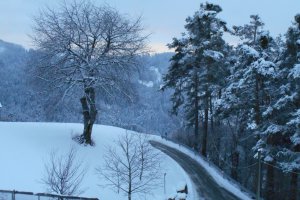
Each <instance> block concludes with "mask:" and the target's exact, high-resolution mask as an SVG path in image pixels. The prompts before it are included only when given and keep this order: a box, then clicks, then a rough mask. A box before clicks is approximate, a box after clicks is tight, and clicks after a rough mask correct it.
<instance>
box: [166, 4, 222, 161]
mask: <svg viewBox="0 0 300 200" xmlns="http://www.w3.org/2000/svg"><path fill="white" fill-rule="evenodd" d="M221 11H222V9H221V7H220V6H218V5H215V4H210V3H206V4H201V5H200V10H199V11H197V12H196V13H195V14H194V16H193V17H188V18H187V19H186V22H187V24H186V25H185V29H186V31H187V34H186V35H185V34H183V38H182V39H180V40H179V39H174V40H173V43H172V44H171V45H169V46H170V47H172V48H175V49H176V54H175V55H174V56H173V57H172V59H171V66H170V68H169V71H168V73H167V74H166V76H165V77H164V81H165V86H164V87H163V88H167V87H169V88H174V89H175V91H174V94H173V97H172V101H173V104H174V106H173V108H174V109H175V110H177V109H178V108H179V106H181V105H183V109H184V112H185V116H186V120H187V121H188V122H189V123H188V124H190V125H192V126H193V127H194V130H195V131H194V132H195V137H196V141H198V134H199V130H198V129H199V115H200V113H201V111H202V112H203V113H204V122H203V136H202V145H201V153H202V154H203V155H204V156H206V154H207V147H206V144H207V134H208V122H209V108H210V105H209V103H210V99H211V98H212V95H213V92H214V91H215V90H217V89H218V88H219V86H220V84H221V82H222V78H223V77H224V74H225V73H226V69H223V68H224V65H223V64H222V60H223V58H224V53H223V52H224V51H225V50H224V48H225V47H226V44H225V42H224V40H223V39H222V35H223V32H224V30H225V31H226V30H227V29H226V23H225V22H224V21H222V20H220V19H219V18H217V15H218V13H220V12H221ZM195 145H196V146H197V147H198V142H197V143H196V144H195Z"/></svg>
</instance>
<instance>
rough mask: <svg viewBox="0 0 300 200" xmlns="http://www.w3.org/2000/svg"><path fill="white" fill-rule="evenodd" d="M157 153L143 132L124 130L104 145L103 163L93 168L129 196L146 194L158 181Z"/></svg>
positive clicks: (159, 170)
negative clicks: (113, 141) (109, 144)
mask: <svg viewBox="0 0 300 200" xmlns="http://www.w3.org/2000/svg"><path fill="white" fill-rule="evenodd" d="M160 159H161V158H160V154H159V153H158V152H157V151H156V150H155V149H153V147H152V146H151V145H150V144H149V142H148V139H147V137H146V136H145V135H142V134H135V133H131V134H130V133H127V132H126V134H125V135H123V136H121V137H119V139H118V141H116V142H115V145H114V146H111V147H108V150H107V153H106V154H105V157H104V160H105V164H104V166H102V167H99V168H97V169H96V170H97V172H98V174H99V175H100V177H101V178H102V177H103V178H105V179H106V180H107V181H108V182H109V184H108V186H111V187H112V188H113V189H115V190H116V191H117V192H118V193H119V192H120V191H121V192H123V193H124V194H126V196H127V197H128V200H131V199H132V195H133V194H146V193H149V192H151V190H153V189H154V188H157V186H159V185H160V183H161V181H160V180H161V178H162V177H163V175H162V172H161V171H162V170H161V167H160Z"/></svg>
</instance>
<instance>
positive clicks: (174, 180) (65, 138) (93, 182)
mask: <svg viewBox="0 0 300 200" xmlns="http://www.w3.org/2000/svg"><path fill="white" fill-rule="evenodd" d="M82 130H83V125H81V124H71V123H68V124H66V123H11V122H0V141H1V145H0V163H1V164H0V189H3V190H19V191H28V192H34V193H38V192H47V191H46V190H45V186H44V185H43V184H41V178H42V177H43V175H44V163H45V162H48V160H49V154H50V153H51V152H53V151H58V152H61V153H67V152H68V151H69V149H70V148H71V147H75V148H76V150H77V153H78V159H81V160H82V162H84V165H85V166H88V171H87V174H86V176H85V179H84V182H83V187H82V188H84V189H85V191H84V193H83V194H82V195H81V196H85V197H97V198H99V199H102V200H124V199H126V198H125V197H124V196H123V195H122V194H117V193H115V192H113V191H112V190H111V189H110V188H108V187H103V186H99V185H105V181H104V180H103V179H102V180H100V179H99V176H98V175H97V174H96V171H95V168H96V167H99V166H101V165H103V153H104V152H105V147H106V146H108V145H113V142H114V141H115V140H117V139H118V137H119V136H120V135H122V134H125V133H126V131H125V130H124V129H121V128H116V127H111V126H103V125H95V126H94V131H93V140H94V141H95V144H96V145H95V146H94V147H84V146H81V145H78V144H77V143H75V142H74V141H73V140H72V139H71V138H72V136H74V135H76V134H79V133H81V131H82ZM153 137H155V136H153ZM156 139H157V140H160V138H159V137H157V138H156ZM162 156H163V159H162V168H161V170H162V172H163V173H166V174H167V175H166V193H167V194H172V193H175V191H176V188H177V187H178V185H182V184H183V183H187V184H188V186H189V187H191V182H190V180H189V178H188V176H187V175H186V173H185V172H184V171H183V170H182V169H181V167H179V165H178V164H177V163H176V162H175V161H173V160H172V159H171V158H169V157H167V156H165V155H162ZM162 181H163V179H162ZM189 191H192V192H191V193H190V194H189V195H190V196H189V200H192V199H197V197H196V196H195V194H194V192H193V190H189ZM134 199H143V200H145V199H155V200H160V199H165V195H164V189H163V187H161V186H160V187H158V188H157V189H156V190H155V191H153V194H148V196H147V197H146V198H144V197H141V198H139V197H137V196H135V197H134Z"/></svg>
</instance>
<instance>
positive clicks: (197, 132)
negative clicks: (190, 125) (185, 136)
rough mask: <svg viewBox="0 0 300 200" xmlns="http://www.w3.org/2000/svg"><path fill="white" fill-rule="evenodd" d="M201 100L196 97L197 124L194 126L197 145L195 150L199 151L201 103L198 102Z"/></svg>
mask: <svg viewBox="0 0 300 200" xmlns="http://www.w3.org/2000/svg"><path fill="white" fill-rule="evenodd" d="M198 101H199V100H198V98H197V97H196V100H195V124H194V126H195V130H194V131H195V132H194V134H195V140H194V141H195V143H194V146H195V148H196V149H197V150H199V147H198V146H199V145H198V144H199V142H198V138H199V108H198V107H199V102H198Z"/></svg>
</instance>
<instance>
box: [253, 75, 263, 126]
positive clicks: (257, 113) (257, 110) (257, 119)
mask: <svg viewBox="0 0 300 200" xmlns="http://www.w3.org/2000/svg"><path fill="white" fill-rule="evenodd" d="M254 93H255V94H254V95H255V100H254V112H255V123H256V125H259V124H260V122H261V117H260V103H259V75H256V80H255V92H254Z"/></svg>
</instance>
